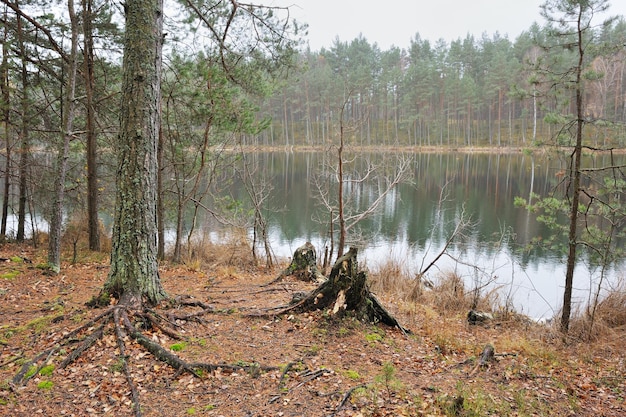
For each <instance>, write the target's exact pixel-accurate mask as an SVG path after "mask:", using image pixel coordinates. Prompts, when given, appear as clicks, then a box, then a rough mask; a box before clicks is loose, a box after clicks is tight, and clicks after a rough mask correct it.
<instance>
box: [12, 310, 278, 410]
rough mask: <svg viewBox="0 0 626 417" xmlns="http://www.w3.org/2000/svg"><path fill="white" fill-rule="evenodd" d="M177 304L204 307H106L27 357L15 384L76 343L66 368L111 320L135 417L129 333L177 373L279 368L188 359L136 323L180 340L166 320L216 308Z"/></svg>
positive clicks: (136, 402)
mask: <svg viewBox="0 0 626 417" xmlns="http://www.w3.org/2000/svg"><path fill="white" fill-rule="evenodd" d="M178 304H179V305H180V306H191V307H200V308H202V310H201V311H199V312H194V313H191V314H187V315H179V316H173V315H168V318H167V319H165V318H164V317H163V316H162V315H160V314H158V313H156V312H155V311H154V310H151V309H147V308H143V309H142V310H136V309H131V308H129V307H128V306H126V305H124V304H118V305H114V306H110V307H107V308H106V310H105V311H104V312H102V313H101V314H99V315H97V316H96V317H94V318H93V319H90V320H88V321H87V322H85V323H84V324H83V325H81V326H80V327H78V328H76V329H74V330H72V331H71V332H69V333H68V334H66V335H65V336H63V337H62V338H61V339H60V340H57V341H55V345H54V346H53V347H51V348H49V349H46V350H43V351H41V352H39V353H38V354H37V355H35V356H34V357H33V358H32V359H30V360H29V361H26V362H25V363H24V364H23V365H22V367H21V368H20V370H19V372H18V373H17V374H16V375H15V376H14V377H13V379H12V383H13V384H15V385H25V384H26V383H27V382H28V381H29V379H31V378H32V377H34V376H36V375H37V374H38V373H39V371H41V369H42V368H43V367H44V366H46V365H47V364H49V362H50V361H51V359H52V357H53V356H54V355H55V354H59V353H60V352H61V351H62V349H65V348H67V347H68V346H72V345H75V346H76V347H75V348H74V349H73V350H72V351H71V352H70V353H69V354H67V355H66V356H65V358H64V359H63V360H62V361H61V362H60V363H59V365H58V368H59V369H64V368H66V367H67V366H69V365H70V364H72V363H73V362H74V361H76V360H77V359H78V358H79V357H80V356H81V355H82V354H83V353H85V352H86V351H87V350H88V349H89V348H90V347H91V346H93V345H94V344H95V343H96V342H97V341H98V340H99V339H101V338H102V337H103V336H104V334H105V328H106V326H107V325H108V324H110V323H112V325H113V331H114V335H115V340H116V342H117V347H118V349H119V355H118V357H119V360H120V362H121V364H122V371H123V373H124V375H125V378H126V382H127V383H128V386H129V389H130V395H131V401H132V409H133V412H134V415H135V416H136V417H139V416H141V407H140V397H139V390H138V388H137V385H136V384H135V383H134V381H133V378H132V376H131V371H130V366H129V363H128V356H127V354H126V338H127V336H128V337H130V338H131V339H133V340H134V341H135V342H137V343H138V344H139V345H141V346H142V347H143V348H144V349H145V350H147V351H148V352H150V353H151V354H152V355H153V356H154V357H155V358H156V359H158V360H159V361H162V362H165V363H167V364H168V365H169V366H171V367H172V368H174V369H175V370H176V371H177V372H176V375H180V374H181V373H184V372H187V373H189V374H191V375H193V376H194V377H197V378H201V377H202V375H203V372H205V371H208V372H210V373H213V372H214V371H216V370H217V369H229V370H233V371H235V370H245V371H247V372H248V373H250V374H255V373H258V372H260V371H271V370H277V369H279V368H278V367H271V366H261V365H259V364H256V363H254V364H250V365H234V364H224V363H220V364H210V363H189V362H187V361H185V360H184V359H182V358H181V357H180V356H178V355H176V354H174V353H172V352H170V351H169V349H167V348H165V347H163V346H162V345H160V344H159V343H157V342H155V341H153V340H152V339H150V338H149V337H147V336H146V335H145V334H144V333H143V332H142V331H141V330H139V328H138V327H137V324H133V320H134V321H135V322H136V323H139V324H141V326H139V327H143V326H146V327H149V328H151V329H157V330H159V331H160V332H162V333H163V334H166V335H167V336H168V337H171V338H173V339H179V340H180V339H184V337H183V336H181V335H180V334H178V333H177V332H176V331H175V330H173V329H171V328H169V327H168V326H167V324H170V325H173V326H175V327H180V326H179V325H178V324H176V323H175V320H199V318H200V317H201V316H203V315H206V314H209V313H211V312H213V309H212V308H211V307H210V306H209V305H207V304H204V303H202V302H199V301H186V300H183V301H180V300H179V301H178ZM96 325H98V326H97V327H96V328H95V329H93V330H92V328H93V327H94V326H96ZM85 332H87V334H86V335H83V337H82V338H79V335H81V334H82V333H85Z"/></svg>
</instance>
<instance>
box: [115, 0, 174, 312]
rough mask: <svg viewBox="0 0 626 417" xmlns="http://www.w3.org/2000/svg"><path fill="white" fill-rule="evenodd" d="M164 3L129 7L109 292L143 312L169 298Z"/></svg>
mask: <svg viewBox="0 0 626 417" xmlns="http://www.w3.org/2000/svg"><path fill="white" fill-rule="evenodd" d="M162 10H163V4H162V1H161V0H132V1H128V2H126V3H125V12H126V34H125V43H124V45H125V46H124V62H123V80H122V103H121V109H120V110H121V111H120V115H121V116H120V133H119V137H118V140H117V149H116V150H117V154H118V168H117V182H116V183H117V194H116V201H115V217H114V225H113V239H112V249H111V269H110V272H109V277H108V279H107V282H106V283H105V285H104V291H105V292H108V293H109V294H111V295H113V296H115V297H117V298H119V299H120V302H121V303H124V304H127V305H129V306H131V307H138V306H140V305H141V304H142V303H143V302H144V301H145V302H148V303H149V304H156V303H158V302H159V301H160V300H162V299H163V298H165V297H166V294H165V291H164V290H163V288H162V286H161V281H160V277H159V271H158V264H157V193H156V191H157V171H158V164H157V144H158V135H159V126H160V106H159V103H160V98H161V97H160V87H161V57H162V40H163V39H162V31H163V15H162Z"/></svg>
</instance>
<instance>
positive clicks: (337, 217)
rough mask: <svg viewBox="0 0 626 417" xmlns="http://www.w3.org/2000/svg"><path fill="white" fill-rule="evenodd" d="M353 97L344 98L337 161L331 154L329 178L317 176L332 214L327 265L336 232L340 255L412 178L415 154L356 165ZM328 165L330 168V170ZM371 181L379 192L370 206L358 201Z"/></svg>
mask: <svg viewBox="0 0 626 417" xmlns="http://www.w3.org/2000/svg"><path fill="white" fill-rule="evenodd" d="M350 101H351V100H350V94H348V98H347V99H346V100H345V101H344V102H343V104H342V106H341V109H340V111H339V144H338V145H337V146H336V147H333V148H335V149H336V157H335V158H336V159H335V160H336V165H335V164H333V163H332V162H330V161H331V160H332V159H334V158H333V157H330V158H329V159H328V161H329V162H328V164H329V166H328V167H324V171H325V173H326V174H327V175H326V178H324V177H323V176H318V177H315V178H314V181H315V186H316V188H317V190H318V195H319V198H320V202H321V204H322V206H323V207H324V208H325V210H326V212H328V213H329V216H330V222H329V236H330V240H331V248H330V254H329V256H327V257H325V258H326V260H325V263H324V268H326V267H327V262H328V261H329V260H330V259H332V257H333V256H334V242H335V233H338V239H337V259H338V258H339V257H341V256H342V255H343V254H344V248H345V246H346V243H347V242H348V241H349V240H350V239H351V237H350V233H351V232H353V231H354V230H355V229H356V228H357V226H358V225H359V223H361V222H362V221H363V220H365V219H366V218H368V217H370V216H372V215H373V214H375V213H376V212H377V211H378V209H379V208H380V205H381V204H382V203H383V201H384V200H385V198H387V196H388V195H389V194H390V193H391V192H392V191H393V190H394V189H395V187H396V186H397V185H398V184H401V183H403V182H408V181H410V170H409V168H410V166H411V162H412V158H410V157H408V156H406V155H403V154H394V157H395V160H394V161H388V160H386V159H385V158H383V161H382V162H380V163H379V164H374V163H372V162H371V161H369V160H368V159H365V160H364V161H365V167H364V169H360V168H361V167H356V166H355V164H354V162H355V161H356V160H360V158H359V156H357V155H353V156H352V159H348V158H347V157H346V155H345V152H346V149H347V138H346V135H348V134H349V132H353V131H354V130H355V129H354V126H353V125H349V124H347V122H346V121H345V120H344V112H345V111H346V106H347V105H348V104H349V103H350ZM349 168H351V171H350V172H346V169H349ZM326 169H328V170H327V171H326ZM385 171H387V172H385ZM328 174H331V175H328ZM331 181H332V182H331ZM333 183H334V185H336V187H337V188H336V193H334V192H333V191H332V186H333ZM368 183H371V184H374V186H373V188H375V195H376V196H375V198H374V199H373V200H372V201H370V202H369V204H367V206H366V207H358V204H357V202H356V201H355V197H356V196H355V194H356V193H357V191H358V190H359V189H360V188H361V187H364V186H366V184H368ZM335 226H336V228H335ZM335 230H336V232H335ZM353 237H354V236H353Z"/></svg>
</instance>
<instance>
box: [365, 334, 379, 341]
mask: <svg viewBox="0 0 626 417" xmlns="http://www.w3.org/2000/svg"><path fill="white" fill-rule="evenodd" d="M365 340H367V341H368V342H370V343H374V342H380V341H381V340H383V336H382V335H380V334H378V333H368V334H366V335H365Z"/></svg>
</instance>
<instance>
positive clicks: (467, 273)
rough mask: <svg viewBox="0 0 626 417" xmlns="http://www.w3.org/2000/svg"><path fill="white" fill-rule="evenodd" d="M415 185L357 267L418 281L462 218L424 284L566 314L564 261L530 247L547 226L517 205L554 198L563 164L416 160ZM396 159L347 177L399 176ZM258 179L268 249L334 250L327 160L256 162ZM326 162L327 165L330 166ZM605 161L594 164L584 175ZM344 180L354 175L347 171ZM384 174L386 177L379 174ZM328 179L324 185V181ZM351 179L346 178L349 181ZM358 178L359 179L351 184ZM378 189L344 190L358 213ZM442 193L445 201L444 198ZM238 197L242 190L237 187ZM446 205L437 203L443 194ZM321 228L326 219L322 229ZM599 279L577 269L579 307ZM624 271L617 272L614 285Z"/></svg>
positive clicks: (380, 219)
mask: <svg viewBox="0 0 626 417" xmlns="http://www.w3.org/2000/svg"><path fill="white" fill-rule="evenodd" d="M410 156H411V158H413V160H412V162H411V165H410V167H411V168H410V169H411V170H412V174H413V180H412V184H409V183H405V184H401V185H399V186H398V187H397V188H395V189H394V190H393V191H392V192H391V193H389V194H388V195H387V196H386V197H385V198H384V199H383V200H382V203H381V204H380V206H379V209H378V211H377V212H376V214H375V215H373V216H371V217H370V218H368V219H367V220H365V221H363V222H361V223H360V224H359V228H358V232H359V236H360V238H359V239H358V242H357V243H356V244H357V245H358V246H359V247H360V251H361V256H360V260H361V262H365V263H366V264H367V266H368V267H369V268H371V269H375V268H377V267H379V266H380V265H382V264H384V263H385V262H387V261H389V260H392V261H395V262H397V263H398V264H400V265H403V267H404V268H405V272H407V273H409V274H415V273H418V272H419V271H420V270H423V268H424V267H425V266H426V265H428V264H429V263H430V262H431V261H432V260H433V259H435V257H436V256H437V255H438V254H439V253H440V252H441V250H442V248H443V247H444V245H445V244H446V241H447V239H448V238H449V236H450V234H451V233H452V231H453V230H454V228H455V226H456V224H458V221H459V219H460V218H461V216H462V213H465V214H464V216H465V217H466V218H469V219H471V221H472V223H473V226H472V227H471V228H470V230H468V231H467V233H466V234H465V236H464V238H463V239H461V240H460V241H458V242H455V243H454V244H452V245H451V246H450V248H449V250H448V252H449V253H450V256H447V255H446V256H442V257H441V258H440V259H439V260H438V261H437V263H436V267H435V268H431V269H430V270H429V273H428V276H427V277H428V278H430V279H436V276H437V274H439V273H440V272H441V271H444V272H447V271H456V272H457V273H458V274H460V275H461V276H463V277H464V279H465V281H466V282H467V284H468V288H473V287H474V286H475V285H480V286H482V285H485V284H489V286H488V288H495V287H498V288H499V294H500V297H501V301H502V302H505V301H507V300H508V301H509V302H510V303H511V304H512V305H513V306H514V307H515V309H516V310H517V311H519V312H523V313H525V314H528V315H530V316H532V317H551V316H553V315H554V314H555V313H556V312H558V309H559V308H560V305H561V298H562V292H563V291H562V287H563V282H564V277H565V262H564V260H563V258H562V257H560V256H558V254H556V253H554V252H551V251H547V250H542V249H541V248H538V247H535V248H532V250H524V248H527V246H528V244H529V242H531V239H532V238H534V237H537V236H545V235H546V234H547V233H549V232H548V230H547V228H546V227H545V225H543V224H541V223H538V222H537V221H536V220H535V218H534V216H533V215H532V214H531V213H529V212H528V211H527V210H525V209H523V208H519V207H516V206H515V205H514V199H515V197H524V198H528V197H529V195H530V193H531V192H532V193H536V194H539V195H548V194H549V193H551V192H552V191H553V189H554V187H555V186H556V185H557V184H558V183H559V182H560V181H561V179H562V172H563V170H564V169H565V168H566V167H567V164H566V161H565V160H562V159H559V158H556V157H547V156H546V157H537V156H531V155H525V154H519V153H518V154H466V153H445V154H432V153H427V154H412V155H410ZM395 157H397V155H395V156H394V155H380V154H377V155H373V154H359V153H357V154H355V155H353V156H352V157H351V159H350V160H351V163H350V164H349V166H348V168H350V167H356V168H357V169H358V170H361V172H363V170H364V169H365V168H366V167H367V166H368V164H370V163H381V164H384V165H386V166H387V168H388V169H387V171H388V170H389V166H391V167H392V168H393V167H394V161H397V160H396V159H394V158H395ZM254 158H255V163H257V164H259V167H260V172H263V173H264V175H265V177H266V178H270V181H271V182H272V184H273V189H272V191H271V198H270V199H269V203H268V204H269V210H268V213H269V214H268V217H269V221H270V236H271V244H272V248H273V250H274V252H275V254H276V255H278V256H280V257H289V256H291V254H292V253H293V251H294V250H295V249H296V248H297V247H299V246H300V245H302V244H303V243H304V242H306V241H310V242H312V243H313V244H314V245H315V246H316V247H317V248H318V251H319V253H323V248H324V247H325V245H328V243H329V239H328V224H327V221H326V220H324V219H327V218H328V217H329V214H328V212H327V211H326V210H324V209H323V208H322V207H321V204H320V198H319V192H318V187H317V186H316V185H315V183H316V180H315V179H318V181H317V182H320V181H319V179H320V178H322V179H323V178H328V177H332V176H333V172H332V171H331V170H329V169H328V164H325V163H324V162H325V161H324V160H325V159H326V158H327V156H326V155H324V154H322V153H311V152H302V153H290V152H273V153H261V154H255V155H254ZM326 162H328V161H326ZM605 162H606V161H602V160H599V159H591V158H590V159H589V160H587V161H586V162H585V163H586V164H587V166H601V165H602V164H604V163H605ZM347 172H348V173H349V172H350V171H347ZM378 172H383V171H382V168H379V170H378ZM324 173H326V174H327V175H326V177H325V176H324V175H323V174H324ZM348 175H349V174H348ZM350 178H351V179H355V177H350ZM381 188H384V184H383V183H382V181H373V182H368V183H366V184H359V185H354V184H348V185H347V191H346V195H347V196H350V198H352V199H353V200H351V204H352V205H353V206H358V207H360V208H361V210H362V209H363V208H365V207H367V206H368V204H369V203H371V202H372V201H374V200H375V199H376V197H377V196H378V195H379V190H380V189H381ZM442 190H444V191H443V193H442ZM233 193H234V194H235V198H241V199H244V198H245V197H244V191H243V189H241V188H238V187H236V186H235V188H234V190H233ZM442 194H443V195H445V196H446V198H445V201H441V195H442ZM320 219H321V220H320ZM594 272H595V271H592V270H590V269H589V268H587V266H586V265H585V264H584V262H580V263H579V265H578V267H577V272H576V276H575V293H574V300H575V302H578V303H581V304H584V303H585V302H586V301H587V299H588V297H589V288H590V286H591V287H592V288H595V284H594V282H595V280H596V279H597V276H596V274H595V273H594ZM619 273H620V272H619V271H613V272H612V275H613V278H612V279H613V280H614V279H615V277H616V275H617V274H619Z"/></svg>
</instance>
